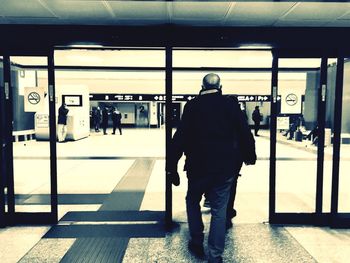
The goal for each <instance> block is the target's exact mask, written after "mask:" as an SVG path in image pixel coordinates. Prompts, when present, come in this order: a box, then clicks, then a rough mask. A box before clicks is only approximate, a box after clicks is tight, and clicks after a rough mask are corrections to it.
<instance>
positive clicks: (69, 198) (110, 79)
mask: <svg viewBox="0 0 350 263" xmlns="http://www.w3.org/2000/svg"><path fill="white" fill-rule="evenodd" d="M2 2H4V4H3V3H2ZM26 2H28V3H27V4H28V6H27V5H26V4H23V3H22V4H18V6H17V5H15V4H13V3H12V4H11V3H9V2H8V1H0V4H1V5H2V4H3V7H4V9H3V10H4V11H2V10H1V7H0V32H1V33H2V34H3V33H6V32H9V31H10V30H12V29H15V31H16V30H19V32H22V31H21V30H23V32H26V33H28V32H29V33H32V34H34V35H35V34H36V33H35V32H34V31H35V28H36V27H38V28H39V27H41V26H43V29H40V30H43V32H45V30H46V29H45V25H46V26H54V25H56V26H57V25H58V26H62V28H61V29H59V30H58V31H57V32H60V34H61V35H60V37H62V38H66V42H64V44H62V39H60V40H59V41H58V40H57V42H59V43H58V44H57V45H52V43H53V42H50V41H48V42H47V43H48V44H47V43H46V44H45V45H43V47H42V49H43V50H44V51H43V50H41V47H40V46H38V43H39V42H40V41H39V40H40V39H39V40H38V39H34V40H28V41H29V42H28V44H25V43H22V42H21V43H20V44H18V43H17V42H16V41H15V40H13V37H12V38H11V34H12V33H10V36H9V39H8V40H6V41H5V44H1V43H0V88H1V94H0V95H1V96H0V102H1V104H0V117H1V118H0V124H1V125H0V126H1V144H2V148H1V160H0V161H1V170H0V181H1V182H0V183H1V184H0V187H1V194H0V209H1V211H0V226H1V228H0V241H1V244H2V245H1V247H0V262H8V263H11V262H22V263H23V262H204V261H201V260H198V259H196V258H195V257H194V256H193V255H191V254H190V253H189V252H188V250H187V242H188V238H189V233H188V226H187V216H186V204H185V197H186V191H187V177H186V172H185V171H183V167H184V162H185V156H183V157H182V158H181V159H180V161H179V164H178V171H179V173H180V180H181V182H180V186H177V187H175V186H171V184H170V185H169V179H168V178H167V177H166V172H165V167H166V162H167V155H168V147H169V142H170V138H171V135H172V134H174V132H175V131H176V129H177V127H178V124H179V122H180V121H181V116H182V113H183V109H184V106H185V105H186V103H187V102H188V101H190V100H193V99H195V97H196V96H198V94H199V91H200V90H201V85H202V79H203V77H204V76H205V75H206V74H208V73H211V72H213V73H216V74H218V75H219V76H220V78H221V84H222V93H223V95H225V96H235V97H236V98H237V99H238V102H239V104H240V107H241V110H242V111H243V112H244V114H245V116H246V119H247V122H248V125H249V126H250V127H251V129H252V130H251V131H252V134H254V122H253V120H252V113H253V111H254V109H255V108H256V106H259V108H260V113H261V116H262V118H261V123H260V130H259V136H254V139H255V144H256V153H257V162H256V164H255V165H252V166H250V165H249V166H246V165H244V166H243V168H242V170H241V176H240V177H239V179H238V187H237V197H236V201H235V209H236V210H237V216H236V217H235V218H234V219H233V228H232V229H230V230H228V232H227V235H226V247H225V252H224V255H223V258H224V262H276V263H277V262H325V263H326V262H344V263H345V262H348V259H349V257H350V249H349V248H350V230H349V227H350V202H349V200H350V188H349V186H350V178H349V172H348V171H349V170H348V169H350V162H349V161H350V118H349V117H350V103H349V100H350V59H349V58H348V57H350V54H349V51H348V49H346V48H345V47H344V46H346V43H343V44H341V45H339V50H338V49H336V48H337V47H338V46H337V43H334V42H332V41H329V42H328V41H327V43H323V44H324V46H322V44H320V48H319V49H317V50H316V51H315V50H314V49H313V48H312V44H313V43H314V42H313V41H316V40H313V39H311V38H312V36H310V39H306V40H305V46H307V48H306V49H303V50H302V51H300V50H301V48H300V47H302V46H303V44H296V43H297V40H296V39H294V40H293V41H292V43H290V44H289V43H287V42H288V41H286V42H283V41H284V40H283V39H282V37H281V39H279V38H278V37H276V38H272V40H271V41H270V43H269V41H265V43H264V41H261V39H264V37H262V35H263V33H259V36H258V37H257V38H256V39H255V41H254V37H252V39H253V41H249V42H247V43H243V44H242V43H241V44H240V45H236V44H235V45H233V46H230V44H229V41H228V42H225V44H222V43H221V42H220V41H221V40H222V39H225V38H224V37H219V38H218V39H216V40H215V41H216V42H217V45H214V44H213V43H216V42H215V41H214V40H213V42H209V43H208V46H207V45H203V46H201V45H200V44H199V43H200V41H197V40H195V37H193V38H190V40H186V41H188V42H184V44H181V43H182V42H176V41H174V45H172V44H171V41H170V45H171V46H170V48H169V46H167V45H163V44H164V43H163V42H161V43H158V42H157V41H156V40H157V39H156V40H148V39H147V37H145V36H140V39H141V40H139V39H136V38H135V39H134V38H133V36H132V34H133V31H131V33H130V36H128V37H130V40H129V39H128V38H125V39H127V40H128V41H129V42H127V41H126V40H125V39H124V38H122V37H121V38H120V40H119V38H118V37H115V38H113V36H112V40H111V43H108V44H104V43H102V44H101V43H97V44H96V43H95V42H94V41H91V43H89V42H88V41H86V39H88V38H89V36H88V35H89V34H88V32H87V33H86V34H84V35H82V38H84V41H80V42H79V41H77V43H73V44H72V43H71V39H75V37H74V32H73V33H71V34H68V33H67V36H66V35H64V33H62V32H64V30H65V29H68V28H72V27H74V26H83V27H84V26H85V27H86V29H84V30H89V29H90V30H94V33H93V34H92V35H94V36H95V38H98V37H100V36H99V32H98V29H97V28H95V27H94V26H99V27H100V28H103V27H104V26H105V27H109V29H111V30H112V31H113V29H114V27H115V28H116V29H118V27H123V30H124V27H126V29H127V27H128V26H132V27H133V29H132V30H134V29H135V27H136V28H139V29H140V30H143V27H145V28H148V27H151V28H149V29H147V30H151V29H152V30H154V28H153V26H155V25H157V24H160V25H163V23H164V21H167V23H169V25H170V26H176V25H177V26H180V29H181V26H183V25H185V26H187V27H189V28H198V27H199V28H201V29H200V30H204V32H205V34H208V35H210V34H209V33H210V32H212V31H211V30H212V28H213V27H214V28H215V29H217V28H224V29H227V28H231V27H232V28H235V30H237V32H243V33H242V34H239V35H240V36H241V37H242V38H243V39H244V32H246V31H245V30H250V29H252V28H254V30H257V31H256V32H259V29H257V28H264V29H266V30H267V31H268V29H269V28H277V30H282V31H283V30H284V29H285V30H286V32H287V31H288V30H290V28H293V30H296V31H295V32H296V33H295V32H292V33H293V34H295V35H296V36H298V33H297V32H298V29H300V30H301V31H302V30H304V29H303V28H304V27H306V28H308V30H310V32H313V30H314V32H316V31H317V30H320V28H321V29H328V30H329V31H326V30H325V31H320V32H322V33H325V32H336V33H334V34H335V35H336V34H338V33H339V31H337V30H338V29H342V30H344V32H350V31H349V26H350V23H349V21H350V20H349V19H348V17H349V14H350V4H349V3H346V2H336V1H320V2H309V1H301V2H290V1H281V2H278V3H277V2H275V1H261V2H251V1H247V3H245V2H244V1H238V2H230V1H222V2H220V1H219V2H218V1H197V2H195V1H144V2H142V1H102V0H101V1H86V3H82V2H83V1H73V2H74V4H72V5H71V6H70V5H69V4H68V3H66V2H68V1H62V2H65V5H64V6H65V7H62V6H59V3H58V2H59V1H57V3H56V1H52V2H50V1H49V0H35V1H34V0H30V1H29V0H28V1H26ZM29 4H32V7H29ZM85 5H86V6H85ZM101 6H102V7H103V8H102V7H101ZM76 8H82V10H84V12H85V14H78V13H77V10H74V9H76ZM259 8H260V9H261V10H260V11H257V10H258V9H259ZM102 9H103V10H105V9H106V10H107V11H108V12H109V14H111V13H113V15H111V17H105V16H104V15H105V14H104V13H102V11H101V10H102ZM197 9H198V10H197ZM253 9H254V10H255V11H251V10H253ZM315 9H316V10H319V13H318V16H317V14H314V13H313V10H315ZM45 10H46V11H45ZM116 10H118V11H120V13H118V12H116ZM164 10H165V11H164ZM264 10H265V11H264ZM48 11H49V13H50V16H51V15H52V16H55V17H56V18H57V19H58V18H59V19H58V20H59V21H58V22H57V21H56V20H52V17H51V18H50V16H49V17H48V16H45V12H48ZM100 12H101V13H100ZM235 12H237V13H235ZM316 13H317V12H316ZM164 14H167V16H166V18H164V17H163V16H162V15H164ZM169 14H171V15H169ZM222 14H225V15H222ZM118 15H120V16H121V18H120V19H119V18H118ZM168 16H170V18H169V17H168ZM222 16H223V18H221V17H222ZM255 16H257V18H256V20H255ZM305 17H306V18H305ZM310 17H311V18H310ZM90 18H91V20H89V19H90ZM117 18H118V19H117ZM307 18H310V19H307ZM270 20H271V21H270ZM115 21H118V23H117V22H115ZM169 21H170V22H169ZM317 22H319V24H318V23H317ZM28 25H29V26H32V28H26V26H28ZM12 26H13V28H12ZM22 26H23V28H22ZM90 27H91V28H90ZM237 28H238V29H237ZM288 28H289V29H288ZM52 29H55V28H52ZM74 29H75V28H74ZM205 29H207V30H208V31H205ZM61 30H62V32H61ZM186 30H187V29H186ZM239 30H241V31H239ZM332 30H333V31H332ZM73 31H74V30H73ZM180 31H181V30H180ZM301 31H300V32H301ZM122 32H124V31H122ZM201 32H202V31H200V33H201ZM223 32H226V31H223ZM254 32H255V31H254ZM276 32H277V31H276ZM288 32H289V31H288ZM303 32H304V31H303ZM317 32H318V31H317ZM162 33H164V32H163V31H162ZM13 34H14V33H13ZM54 34H55V33H50V35H49V36H48V38H50V37H52V39H56V38H55V37H54ZM101 34H102V33H101ZM104 34H107V35H108V34H109V33H108V32H107V33H104ZM152 34H153V35H157V36H158V37H159V39H161V37H162V36H161V35H162V34H161V33H157V32H153V33H152ZM218 34H219V35H220V34H221V32H218ZM260 34H261V35H260ZM320 34H321V33H320ZM330 34H331V33H330ZM339 34H340V33H339ZM153 35H152V36H153ZM199 35H201V34H199ZM286 35H288V33H286ZM179 36H181V34H179V32H177V34H176V37H179ZM300 36H304V35H303V34H301V33H300ZM317 36H318V35H317ZM79 37H80V35H79ZM79 37H77V39H78V38H79ZM202 37H203V36H202ZM234 37H235V36H233V37H232V38H234ZM238 38H239V36H238ZM21 39H22V38H19V40H21ZM57 39H58V38H57ZM91 39H92V40H93V39H94V37H93V36H91ZM203 39H205V37H203ZM266 39H268V38H266ZM31 41H33V42H31ZM118 41H120V45H118ZM133 41H134V42H133ZM148 41H149V42H148ZM191 41H192V42H191ZM237 41H238V42H239V40H237ZM274 41H276V42H278V41H280V42H278V43H280V45H281V47H279V48H275V47H274V46H273V44H274ZM307 41H309V42H307ZM19 42H20V41H19ZM107 42H108V41H107ZM238 42H237V43H238ZM301 42H302V41H301ZM126 43H130V44H129V45H128V44H126ZM143 44H144V45H143ZM51 45H52V46H51ZM283 45H286V47H287V48H286V49H284V48H283ZM293 45H294V46H295V50H294V49H293ZM297 45H300V46H297ZM48 46H49V47H50V48H48ZM310 47H311V48H310ZM286 50H287V51H286ZM334 50H336V52H335V51H334ZM328 51H329V52H328ZM298 52H300V53H298ZM347 52H348V53H347ZM277 61H278V63H277ZM348 74H349V75H348ZM62 103H65V104H66V105H67V107H68V109H69V113H68V119H67V136H66V139H65V141H64V142H58V141H57V138H56V130H57V118H58V109H59V107H60V106H61V105H62ZM348 103H349V104H348ZM208 107H210V105H208ZM97 109H101V110H102V109H106V110H107V111H108V114H109V117H108V118H109V121H108V128H107V131H106V134H104V133H103V130H102V127H99V130H96V127H95V124H96V120H95V115H96V111H97ZM115 109H118V110H119V111H120V112H121V116H122V117H121V130H122V133H119V131H116V132H115V134H114V133H112V132H113V128H112V126H113V122H112V111H113V110H115ZM98 122H99V125H101V124H100V121H98ZM208 125H215V120H208ZM203 201H204V200H202V202H201V204H203ZM202 216H203V219H204V224H205V233H206V235H207V234H208V231H209V225H210V209H208V208H205V207H203V208H202ZM205 242H207V241H205ZM205 246H207V243H205Z"/></svg>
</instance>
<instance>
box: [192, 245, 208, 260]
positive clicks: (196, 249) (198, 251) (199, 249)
mask: <svg viewBox="0 0 350 263" xmlns="http://www.w3.org/2000/svg"><path fill="white" fill-rule="evenodd" d="M188 250H189V251H190V252H191V253H192V254H193V255H194V256H196V257H197V258H199V259H206V255H205V253H204V248H203V245H197V244H194V243H193V242H192V241H190V242H189V243H188Z"/></svg>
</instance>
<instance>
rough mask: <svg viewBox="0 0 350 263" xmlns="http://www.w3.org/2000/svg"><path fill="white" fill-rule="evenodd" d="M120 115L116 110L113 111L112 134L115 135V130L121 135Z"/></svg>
mask: <svg viewBox="0 0 350 263" xmlns="http://www.w3.org/2000/svg"><path fill="white" fill-rule="evenodd" d="M121 119H122V114H121V113H120V111H119V110H118V109H115V110H113V113H112V121H113V133H112V134H115V130H116V129H117V128H118V129H119V134H120V135H122V124H121Z"/></svg>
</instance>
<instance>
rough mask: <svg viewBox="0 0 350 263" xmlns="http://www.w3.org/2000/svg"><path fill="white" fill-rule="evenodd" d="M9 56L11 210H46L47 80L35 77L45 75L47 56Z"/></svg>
mask: <svg viewBox="0 0 350 263" xmlns="http://www.w3.org/2000/svg"><path fill="white" fill-rule="evenodd" d="M10 60H11V87H12V94H13V101H12V103H13V133H12V137H13V140H14V143H13V158H14V160H13V161H14V192H15V211H16V212H50V211H51V208H50V202H51V198H50V144H49V107H48V105H49V104H48V97H49V96H48V95H47V94H48V82H47V81H46V82H42V83H39V81H38V76H39V75H44V76H45V78H46V79H47V75H48V72H47V58H46V57H15V56H13V57H10ZM32 66H34V67H33V68H32ZM40 67H41V68H40ZM38 68H40V69H38Z"/></svg>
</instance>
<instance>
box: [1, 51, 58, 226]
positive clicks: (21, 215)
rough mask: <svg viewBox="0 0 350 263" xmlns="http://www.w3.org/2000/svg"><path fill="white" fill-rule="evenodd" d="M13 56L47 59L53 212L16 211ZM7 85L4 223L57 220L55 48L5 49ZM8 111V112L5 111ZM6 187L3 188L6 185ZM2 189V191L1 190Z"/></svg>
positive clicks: (31, 222) (5, 79) (5, 93)
mask: <svg viewBox="0 0 350 263" xmlns="http://www.w3.org/2000/svg"><path fill="white" fill-rule="evenodd" d="M11 56H40V57H46V58H47V60H48V64H47V65H48V66H47V70H48V95H49V124H50V199H51V211H50V212H16V211H15V189H14V170H13V137H12V131H13V125H12V123H13V93H12V86H11V61H10V57H11ZM3 61H4V67H3V73H4V89H3V90H2V91H1V92H2V93H3V94H2V96H3V98H4V106H5V110H4V113H3V117H4V119H5V120H4V121H5V124H6V125H5V136H4V138H2V139H3V143H2V150H3V151H4V156H3V157H4V159H3V160H2V159H1V162H2V163H1V165H4V164H6V174H2V175H1V174H0V176H1V178H0V179H1V180H0V181H1V183H0V187H1V186H2V185H1V184H3V182H4V179H5V177H6V181H7V196H6V197H7V207H8V209H7V211H5V196H4V197H3V196H2V195H0V199H2V198H3V200H0V202H1V203H0V204H1V206H2V207H1V208H0V209H1V212H4V213H0V216H3V218H2V219H3V220H2V224H1V226H6V225H16V224H54V223H57V221H58V204H57V151H56V116H55V115H56V112H55V79H54V57H53V49H50V50H46V51H43V52H4V55H3ZM5 112H6V114H5ZM3 189H4V188H3ZM1 192H2V193H3V191H1Z"/></svg>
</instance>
